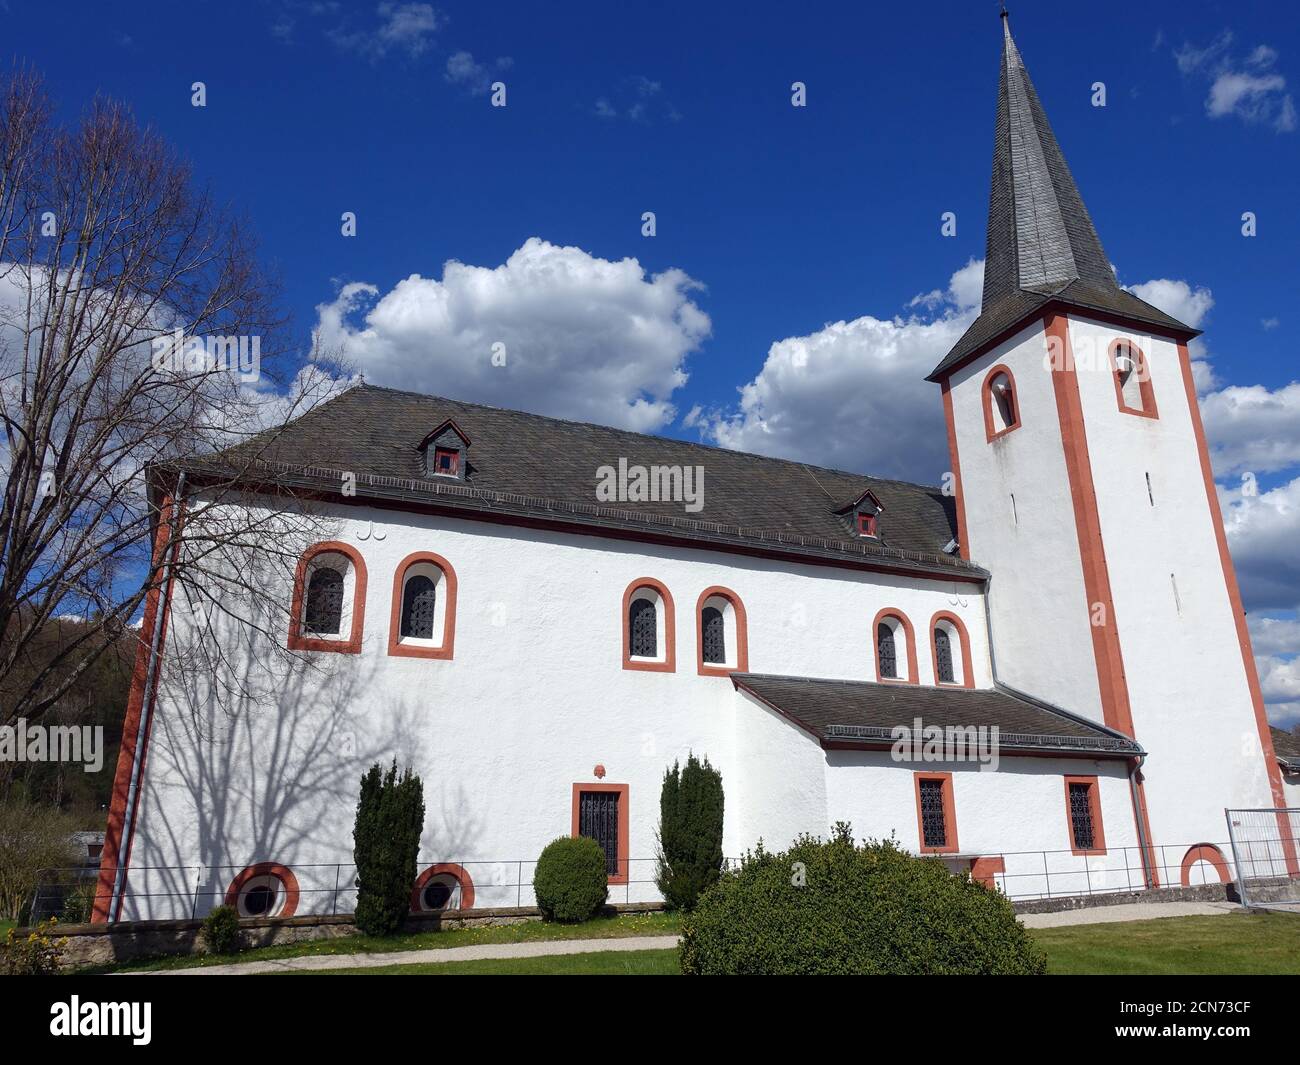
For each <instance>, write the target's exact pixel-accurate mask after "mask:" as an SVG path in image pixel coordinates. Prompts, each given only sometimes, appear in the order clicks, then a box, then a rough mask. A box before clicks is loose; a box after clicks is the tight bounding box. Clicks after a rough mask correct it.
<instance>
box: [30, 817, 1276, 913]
mask: <svg viewBox="0 0 1300 1065" xmlns="http://www.w3.org/2000/svg"><path fill="white" fill-rule="evenodd" d="M1246 815H1250V816H1249V817H1246ZM1256 815H1258V816H1256ZM1279 815H1285V816H1284V817H1283V818H1282V819H1279ZM1228 817H1229V834H1230V837H1231V839H1230V841H1229V842H1227V843H1210V842H1206V841H1197V842H1196V843H1180V844H1162V845H1157V846H1153V847H1150V848H1148V852H1149V854H1150V855H1151V859H1152V863H1153V867H1154V871H1155V872H1156V874H1157V880H1158V883H1159V886H1161V887H1177V886H1179V885H1181V884H1182V883H1183V878H1184V875H1187V876H1188V881H1189V883H1191V884H1197V883H1203V882H1211V883H1213V882H1218V881H1219V880H1221V879H1223V878H1224V877H1225V875H1226V877H1228V878H1230V879H1236V880H1237V881H1238V884H1239V890H1240V891H1241V893H1242V896H1243V899H1244V898H1245V897H1246V895H1247V892H1249V893H1250V895H1251V896H1252V898H1253V899H1254V900H1256V901H1259V900H1262V899H1263V898H1264V896H1265V895H1268V896H1269V899H1270V900H1271V899H1272V898H1275V897H1276V898H1280V899H1281V900H1282V901H1281V902H1280V903H1278V904H1280V905H1290V906H1293V907H1294V906H1300V878H1297V876H1296V874H1295V872H1294V871H1293V869H1292V867H1290V866H1288V864H1287V863H1288V857H1287V854H1288V851H1287V848H1288V847H1291V848H1292V853H1295V852H1296V851H1297V850H1300V841H1298V840H1297V838H1296V837H1297V836H1300V832H1297V829H1300V810H1289V811H1276V810H1252V811H1240V810H1238V811H1228ZM1234 818H1235V819H1237V821H1238V822H1239V823H1234ZM1281 825H1285V826H1286V827H1285V829H1280V827H1279V826H1281ZM937 857H939V858H940V860H942V861H943V862H944V863H945V864H946V865H947V866H948V867H949V868H950V869H952V870H953V871H954V872H972V871H973V872H974V873H975V875H977V876H981V878H982V879H983V878H987V879H988V880H989V881H991V883H992V886H994V887H996V888H997V889H998V890H999V891H1001V892H1002V893H1003V894H1004V895H1006V896H1007V897H1008V898H1009V899H1011V900H1013V901H1021V900H1025V901H1027V900H1033V899H1051V898H1061V897H1065V896H1076V895H1103V894H1114V893H1126V892H1137V891H1144V890H1146V889H1147V888H1148V887H1149V886H1150V885H1149V884H1148V883H1147V873H1146V869H1145V866H1144V864H1143V860H1142V853H1141V848H1139V847H1137V846H1118V847H1117V846H1110V847H1108V848H1107V849H1106V852H1105V853H1104V854H1092V855H1081V854H1076V853H1074V852H1073V851H1070V850H1065V849H1062V850H1049V851H1042V850H1039V851H991V850H985V851H981V852H979V854H978V855H975V854H961V855H938V856H937ZM977 858H979V859H981V860H982V862H983V863H984V869H988V868H990V864H989V863H990V860H993V862H992V871H991V872H987V873H981V871H980V870H973V868H972V867H973V866H974V863H975V861H976V859H977ZM738 864H739V863H738V862H737V860H736V859H725V860H724V865H725V866H726V867H730V868H734V867H736V866H737V865H738ZM435 865H451V866H459V867H460V868H462V869H464V870H465V871H466V872H467V873H468V874H469V878H470V879H471V880H472V881H473V884H474V906H475V908H482V907H510V906H515V907H531V906H535V905H536V896H535V895H534V893H533V872H534V870H535V869H536V867H537V860H536V859H535V858H529V859H512V860H491V861H489V860H470V859H459V860H454V859H447V858H441V859H439V860H437V861H428V860H426V859H424V858H421V859H420V861H419V863H418V868H419V869H422V870H423V869H427V868H429V867H431V866H435ZM618 865H619V871H618V874H619V875H618V876H617V877H616V878H615V880H616V882H613V883H611V884H610V887H609V901H610V902H612V903H613V902H625V903H631V902H657V901H659V900H660V894H659V891H658V888H657V886H656V884H655V871H656V859H654V858H632V859H622V860H620V861H619V863H618ZM1234 866H1235V868H1236V870H1238V871H1239V872H1240V874H1241V875H1240V876H1238V875H1235V874H1234V871H1233V869H1234ZM246 868H248V866H244V865H214V866H199V865H189V866H147V865H141V866H136V865H133V866H132V867H131V869H130V874H129V876H128V877H127V884H126V888H125V891H124V895H123V900H122V902H123V905H122V911H121V915H122V919H123V920H145V919H168V918H170V919H180V918H191V919H193V918H199V917H204V916H206V915H207V913H208V912H210V911H211V910H212V909H213V908H214V907H215V906H218V905H220V904H221V903H222V902H224V901H225V897H226V893H227V891H228V889H229V886H230V884H231V882H232V881H233V880H234V879H235V877H236V876H237V875H238V874H239V873H240V872H241V871H242V870H244V869H246ZM292 871H293V874H294V877H295V879H296V880H297V883H298V905H297V909H296V911H295V912H296V913H297V914H299V915H307V914H311V915H324V914H333V915H338V914H350V913H352V912H353V911H354V909H355V907H356V895H357V884H356V866H355V865H353V864H351V863H342V862H340V863H319V864H311V865H294V866H293V867H292ZM95 887H96V881H95V874H94V870H89V871H88V870H86V869H84V868H80V869H63V870H49V871H47V873H46V874H45V875H44V876H43V877H42V878H41V885H40V887H38V888H37V890H36V892H35V895H34V897H33V899H32V905H31V916H32V919H33V920H35V919H40V918H43V917H48V916H57V917H59V918H60V919H71V920H80V919H87V918H88V915H89V913H90V908H91V905H92V903H93V902H94V901H95V899H94V891H95ZM1266 889H1267V890H1266ZM458 901H459V900H458V899H456V898H453V900H452V905H453V906H454V905H456V904H457V903H458ZM83 915H85V916H83Z"/></svg>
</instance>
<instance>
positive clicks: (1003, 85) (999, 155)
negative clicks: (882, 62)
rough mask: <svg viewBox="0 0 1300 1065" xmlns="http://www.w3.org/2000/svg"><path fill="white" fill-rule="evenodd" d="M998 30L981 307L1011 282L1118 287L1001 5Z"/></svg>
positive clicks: (1044, 287)
mask: <svg viewBox="0 0 1300 1065" xmlns="http://www.w3.org/2000/svg"><path fill="white" fill-rule="evenodd" d="M1002 31H1003V32H1002V74H1001V78H1000V84H999V87H998V119H997V134H996V141H995V143H994V147H993V188H992V192H991V194H990V196H989V229H988V245H987V250H986V254H985V268H984V309H985V310H987V309H988V308H989V307H990V306H992V304H993V303H994V302H996V301H997V300H998V299H1000V298H1001V297H1002V296H1006V295H1010V294H1011V293H1012V292H1013V291H1014V290H1015V289H1029V290H1031V291H1036V292H1043V291H1049V290H1054V289H1058V288H1060V287H1061V286H1062V285H1064V284H1067V283H1068V282H1070V281H1074V280H1078V279H1081V278H1082V279H1084V280H1088V281H1094V282H1097V283H1098V284H1102V285H1110V286H1113V287H1116V288H1118V287H1119V286H1118V285H1116V284H1115V277H1114V274H1113V273H1112V272H1111V269H1110V264H1109V260H1108V259H1107V258H1106V253H1105V252H1104V251H1102V248H1101V241H1100V240H1098V239H1097V231H1096V230H1095V229H1093V227H1092V219H1091V218H1089V217H1088V210H1087V208H1086V207H1084V206H1083V200H1082V198H1081V197H1080V196H1079V190H1078V188H1076V187H1075V184H1074V178H1073V177H1071V176H1070V168H1069V167H1068V166H1067V165H1066V163H1065V159H1064V157H1063V156H1062V155H1061V149H1060V148H1059V147H1058V146H1057V143H1056V138H1055V137H1054V136H1053V135H1052V127H1051V126H1050V125H1049V124H1048V121H1047V116H1046V115H1045V114H1044V113H1043V108H1042V105H1041V104H1040V103H1039V102H1038V94H1037V93H1035V92H1034V86H1033V83H1032V82H1031V81H1030V80H1029V72H1028V71H1027V70H1026V69H1025V64H1024V62H1023V60H1021V58H1020V50H1019V49H1018V48H1016V42H1015V41H1014V40H1013V39H1012V37H1011V26H1010V23H1009V22H1008V20H1007V16H1006V12H1003V14H1002Z"/></svg>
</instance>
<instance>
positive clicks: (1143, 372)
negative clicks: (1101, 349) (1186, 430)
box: [1110, 340, 1159, 418]
mask: <svg viewBox="0 0 1300 1065" xmlns="http://www.w3.org/2000/svg"><path fill="white" fill-rule="evenodd" d="M1110 360H1111V370H1112V371H1113V372H1114V375H1115V400H1116V402H1117V403H1118V404H1119V409H1120V410H1121V411H1123V412H1124V413H1125V414H1136V415H1138V416H1139V417H1142V418H1156V417H1159V415H1158V414H1157V413H1156V395H1155V390H1154V389H1153V388H1152V387H1151V368H1150V366H1148V365H1147V358H1146V356H1145V355H1144V354H1142V349H1141V348H1139V347H1138V346H1137V345H1136V344H1134V343H1133V342H1132V341H1131V340H1113V341H1111V345H1110Z"/></svg>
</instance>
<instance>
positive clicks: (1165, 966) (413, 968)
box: [321, 913, 1300, 976]
mask: <svg viewBox="0 0 1300 1065" xmlns="http://www.w3.org/2000/svg"><path fill="white" fill-rule="evenodd" d="M1031 934H1032V935H1033V937H1034V938H1035V939H1036V940H1037V941H1038V942H1039V944H1040V945H1041V946H1042V947H1043V949H1044V950H1046V951H1047V958H1048V972H1049V973H1050V974H1053V975H1082V974H1093V975H1121V974H1122V975H1133V974H1138V975H1140V974H1154V975H1238V974H1249V973H1254V974H1264V975H1273V974H1300V915H1295V914H1283V913H1276V914H1229V915H1226V916H1223V917H1163V918H1160V919H1159V920H1153V921H1132V922H1126V923H1122V924H1099V925H1074V926H1070V927H1066V928H1041V929H1034V930H1033V931H1032V933H1031ZM676 972H677V952H676V951H675V950H638V951H610V952H608V953H599V954H579V955H553V956H549V957H542V958H505V959H499V960H493V961H470V962H443V963H437V962H435V963H429V964H423V965H401V964H396V965H386V966H383V967H382V968H373V969H340V970H331V971H330V972H328V973H326V974H321V975H337V974H339V973H348V974H361V975H375V976H381V975H424V974H434V975H441V976H454V975H463V976H473V975H492V976H506V975H519V976H543V975H557V976H576V975H609V976H619V975H622V976H653V975H665V976H667V975H673V974H675V973H676Z"/></svg>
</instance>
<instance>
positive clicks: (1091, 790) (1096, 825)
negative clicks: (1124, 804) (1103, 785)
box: [1065, 776, 1106, 856]
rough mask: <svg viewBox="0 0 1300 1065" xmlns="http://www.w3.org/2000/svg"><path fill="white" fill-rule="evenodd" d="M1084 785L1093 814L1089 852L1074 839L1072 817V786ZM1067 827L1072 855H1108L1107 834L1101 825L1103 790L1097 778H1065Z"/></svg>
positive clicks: (1089, 807)
mask: <svg viewBox="0 0 1300 1065" xmlns="http://www.w3.org/2000/svg"><path fill="white" fill-rule="evenodd" d="M1071 784H1083V785H1086V786H1087V788H1088V809H1089V810H1090V811H1091V813H1092V842H1093V846H1092V847H1090V848H1088V849H1087V850H1085V849H1083V848H1082V847H1080V846H1079V844H1078V843H1076V842H1075V839H1074V818H1073V817H1071V816H1070V785H1071ZM1065 825H1066V830H1067V831H1068V832H1069V834H1070V852H1071V853H1072V854H1078V855H1085V856H1092V855H1101V854H1105V853H1106V833H1105V831H1104V829H1103V828H1102V823H1101V789H1100V788H1099V786H1098V784H1097V778H1096V777H1077V776H1067V777H1066V778H1065Z"/></svg>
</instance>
